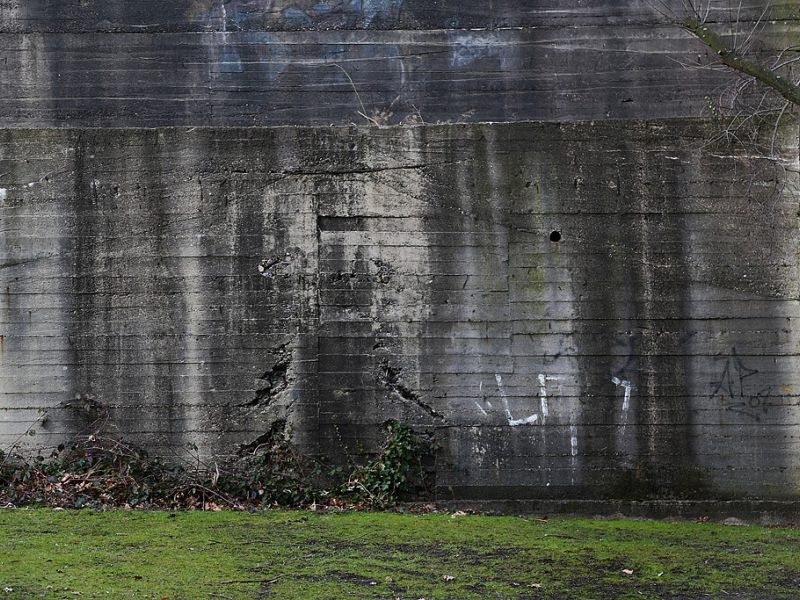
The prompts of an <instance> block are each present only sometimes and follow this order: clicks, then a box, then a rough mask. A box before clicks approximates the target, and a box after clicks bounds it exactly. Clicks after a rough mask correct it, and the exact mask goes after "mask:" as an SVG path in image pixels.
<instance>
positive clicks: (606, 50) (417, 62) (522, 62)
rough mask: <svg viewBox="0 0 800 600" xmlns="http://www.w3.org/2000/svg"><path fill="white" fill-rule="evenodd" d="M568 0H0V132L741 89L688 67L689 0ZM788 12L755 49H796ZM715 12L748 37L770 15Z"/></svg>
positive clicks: (556, 106) (673, 102)
mask: <svg viewBox="0 0 800 600" xmlns="http://www.w3.org/2000/svg"><path fill="white" fill-rule="evenodd" d="M565 4H569V3H564V2H556V1H555V0H543V1H540V2H519V1H518V0H503V1H501V2H492V3H489V7H488V8H487V6H486V3H485V2H479V1H478V0H470V1H467V2H454V1H451V0H448V1H447V2H428V1H427V0H426V1H423V0H405V1H404V0H363V1H361V0H355V1H352V2H316V1H314V2H311V1H306V0H298V1H297V2H288V1H285V0H281V1H278V2H265V1H263V0H232V1H226V2H222V1H221V0H213V1H211V0H208V1H202V0H182V1H175V2H162V1H161V0H158V1H156V0H138V1H136V2H132V1H130V0H114V1H103V2H99V1H88V2H87V1H85V0H59V1H58V2H53V1H51V0H26V1H25V2H19V1H18V0H0V81H2V82H3V85H2V86H0V126H2V127H122V126H131V127H156V126H179V125H187V126H191V125H195V126H205V125H216V126H252V125H326V126H327V125H330V124H340V125H346V124H350V123H358V124H368V122H369V120H371V121H372V122H374V123H378V124H396V123H402V122H405V123H420V122H424V123H439V122H481V121H504V122H505V121H520V120H552V121H581V120H591V119H603V118H637V119H641V118H665V117H696V116H698V115H700V114H702V113H703V112H704V111H706V110H707V108H708V106H709V103H710V100H709V98H713V99H716V96H717V94H719V93H720V90H722V89H725V88H726V86H730V85H732V84H734V83H735V82H736V81H737V78H736V77H735V76H734V75H733V74H731V73H730V72H728V71H725V70H712V69H697V68H693V67H694V66H696V65H698V64H708V63H713V62H714V56H709V51H708V49H707V48H706V47H705V46H703V44H702V43H700V42H699V41H697V40H696V39H694V38H693V36H691V34H689V33H687V32H685V31H682V30H681V29H680V28H679V27H677V26H676V25H675V24H674V23H669V22H668V21H669V20H668V19H665V18H664V16H662V15H661V14H659V12H658V11H659V10H662V7H663V6H666V5H668V4H670V5H671V6H673V7H674V10H675V13H676V14H678V15H681V14H683V12H684V11H683V10H682V9H681V8H680V7H681V6H682V0H669V1H668V2H662V0H657V1H656V0H636V1H635V2H623V1H618V0H592V1H588V2H581V3H577V6H574V7H572V6H564V5H565ZM797 6H798V5H797V2H796V0H791V1H789V0H787V1H786V2H775V3H772V5H771V8H770V10H769V11H768V12H767V13H766V17H767V18H768V19H770V20H769V21H764V22H762V23H761V25H760V26H758V27H756V32H755V35H754V36H752V38H751V39H752V40H753V41H754V42H755V43H754V45H753V48H752V51H753V52H755V53H758V52H759V51H760V50H764V51H765V52H767V51H768V50H770V49H772V50H777V49H781V48H784V47H786V46H790V45H792V44H794V43H796V40H797V39H798V36H799V34H800V25H798V18H800V15H799V14H798V8H797ZM713 7H714V9H715V10H714V11H713V12H712V14H711V22H713V23H714V25H713V26H714V27H715V29H717V30H718V31H719V32H720V33H721V34H726V33H731V32H733V31H738V32H744V34H745V35H743V36H741V37H740V38H739V39H740V40H741V39H742V38H743V37H748V36H747V35H746V34H749V33H750V32H751V30H752V29H753V27H754V21H753V19H758V18H759V17H760V16H762V15H763V14H764V3H763V1H762V0H752V1H747V2H743V3H742V4H741V5H740V6H737V7H736V10H731V9H730V7H729V6H726V5H725V3H713ZM740 7H741V8H740ZM657 9H658V10H657ZM711 54H713V52H712V53H711ZM773 58H774V56H773ZM712 104H713V102H712Z"/></svg>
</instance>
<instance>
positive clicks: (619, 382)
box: [611, 377, 636, 423]
mask: <svg viewBox="0 0 800 600" xmlns="http://www.w3.org/2000/svg"><path fill="white" fill-rule="evenodd" d="M611 383H613V384H614V385H616V386H617V387H622V388H623V389H624V390H625V394H624V396H623V399H622V421H623V423H627V422H628V409H629V408H630V406H631V390H633V389H635V388H636V386H635V385H633V384H632V383H631V382H630V381H628V380H627V379H620V378H619V377H612V378H611Z"/></svg>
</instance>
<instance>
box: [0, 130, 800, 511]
mask: <svg viewBox="0 0 800 600" xmlns="http://www.w3.org/2000/svg"><path fill="white" fill-rule="evenodd" d="M713 127H714V124H713V123H711V122H706V121H703V120H686V119H675V120H661V121H626V122H625V123H624V124H622V123H618V122H613V121H608V122H596V123H578V124H568V125H567V124H560V125H559V124H547V123H512V124H472V125H465V124H445V125H419V126H415V127H381V128H378V127H372V128H357V127H339V128H336V127H334V128H328V127H326V128H261V129H259V128H253V129H236V128H225V129H218V128H191V129H171V128H165V129H158V130H153V129H106V130H97V129H77V130H54V129H43V130H25V129H15V130H12V129H6V130H4V131H3V132H2V136H0V187H2V189H3V190H4V192H3V193H4V196H3V199H2V204H1V205H0V214H1V215H2V223H3V226H2V235H0V253H2V265H3V266H2V269H1V270H0V277H1V278H2V296H3V297H2V299H1V300H0V303H1V304H2V306H1V308H0V327H2V330H1V331H0V333H1V334H2V339H3V343H2V346H1V347H0V351H1V352H2V360H0V408H1V409H2V415H3V419H2V421H0V446H6V445H8V444H11V443H15V441H16V440H19V439H21V440H22V442H21V443H22V444H23V446H24V447H25V448H27V449H28V451H30V452H31V453H33V452H37V451H38V452H46V451H47V450H48V449H52V448H54V447H56V446H57V445H58V444H60V443H62V442H63V441H64V440H66V439H69V437H70V436H72V435H74V434H75V433H76V432H77V431H79V430H81V428H84V427H85V426H86V420H87V419H88V418H89V417H88V416H86V415H82V414H79V413H77V412H76V411H75V409H74V407H72V405H71V404H70V402H72V400H73V399H75V398H94V399H97V401H98V402H101V403H102V405H103V407H104V409H103V410H104V411H106V412H105V413H104V414H106V415H107V419H108V422H109V424H110V426H112V427H113V429H114V431H115V433H117V434H119V435H121V436H124V437H126V438H129V439H131V440H133V441H135V442H136V443H139V444H142V445H146V446H147V447H148V448H149V449H151V450H152V452H154V453H161V454H164V455H166V456H174V455H176V454H178V455H181V454H185V455H187V454H188V453H189V450H188V449H189V448H196V449H197V451H199V453H200V455H201V456H202V457H204V458H208V459H214V458H219V457H225V456H234V455H237V454H239V453H242V452H244V453H248V452H255V451H256V450H257V449H258V448H259V447H260V446H263V445H264V444H270V443H271V440H272V439H273V437H274V436H275V435H276V432H279V431H281V432H285V434H286V435H290V436H291V438H292V440H293V443H294V444H295V446H296V448H297V449H298V450H299V451H301V452H303V453H306V454H309V455H313V456H325V457H328V458H331V459H332V460H333V461H337V460H345V459H349V458H353V457H355V458H356V459H360V458H361V457H363V456H368V455H370V453H372V452H374V451H376V450H377V449H378V448H379V447H380V444H381V443H382V442H383V439H384V430H383V424H384V423H386V422H387V421H388V420H390V419H396V420H399V421H402V422H404V423H408V424H410V425H411V426H412V427H414V428H415V429H416V430H418V431H420V432H425V433H426V434H429V435H430V436H431V437H432V438H433V439H434V440H435V442H436V447H437V451H436V452H437V454H436V459H435V463H433V464H432V469H434V473H433V477H434V478H435V484H436V493H437V495H438V497H439V498H440V499H447V500H451V499H456V500H458V499H461V500H475V501H478V500H481V501H482V500H487V499H497V500H509V499H513V500H515V501H521V500H525V499H532V500H533V499H542V500H547V501H549V502H552V503H556V502H559V501H564V500H567V501H573V500H576V501H577V500H586V501H590V500H592V501H593V500H599V499H609V498H626V499H649V500H664V499H681V498H683V499H692V501H699V500H700V499H729V500H732V501H733V500H736V501H745V500H747V499H752V498H761V499H773V500H776V501H782V500H787V499H792V498H796V496H797V493H798V491H800V446H799V445H798V439H800V437H799V436H800V429H798V427H800V401H799V400H798V398H800V364H798V356H797V353H796V349H797V347H798V343H800V339H798V337H797V336H796V335H795V330H796V329H797V328H796V326H795V323H796V322H797V320H798V319H800V304H799V303H798V297H800V287H798V286H799V285H800V284H798V282H800V273H798V263H797V256H798V251H800V248H799V247H798V243H800V232H799V231H798V222H797V198H798V193H800V186H799V184H798V172H799V171H800V169H798V151H797V141H798V128H797V124H796V123H795V122H790V121H788V120H787V121H785V126H784V128H783V129H781V130H780V131H779V134H780V135H779V140H778V141H779V142H780V147H781V148H782V150H781V153H780V154H779V155H777V156H764V157H762V156H758V155H753V154H752V153H748V152H747V151H746V150H744V149H741V148H729V147H726V148H722V149H715V148H714V147H706V142H707V141H708V139H710V135H711V133H712V131H713ZM776 178H777V180H776ZM554 232H555V233H557V234H558V235H557V236H556V235H555V233H554ZM43 412H46V414H47V421H46V423H45V422H43V421H41V415H42V414H43ZM27 431H32V432H34V433H35V435H27V434H26V432H27ZM23 434H25V435H23ZM21 436H22V437H21ZM192 452H194V450H193V451H192Z"/></svg>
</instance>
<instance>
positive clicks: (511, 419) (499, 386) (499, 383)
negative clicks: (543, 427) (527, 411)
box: [494, 373, 539, 427]
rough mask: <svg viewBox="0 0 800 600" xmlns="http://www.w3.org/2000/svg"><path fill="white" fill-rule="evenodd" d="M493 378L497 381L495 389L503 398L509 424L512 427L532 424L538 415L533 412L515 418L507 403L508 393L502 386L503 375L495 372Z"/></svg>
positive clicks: (537, 418) (537, 419) (536, 420)
mask: <svg viewBox="0 0 800 600" xmlns="http://www.w3.org/2000/svg"><path fill="white" fill-rule="evenodd" d="M494 378H495V381H497V389H498V390H499V391H500V398H501V399H502V400H503V409H504V410H505V413H506V419H508V424H509V425H511V426H512V427H516V426H517V425H533V424H534V423H536V422H538V421H539V415H537V414H535V413H534V414H532V415H530V416H528V417H525V418H524V419H515V418H514V415H512V414H511V407H510V406H509V405H508V395H507V394H506V390H505V387H503V377H502V376H501V375H500V374H499V373H495V376H494Z"/></svg>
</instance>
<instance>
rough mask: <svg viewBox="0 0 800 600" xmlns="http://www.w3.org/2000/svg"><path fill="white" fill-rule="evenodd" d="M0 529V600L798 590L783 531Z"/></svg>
mask: <svg viewBox="0 0 800 600" xmlns="http://www.w3.org/2000/svg"><path fill="white" fill-rule="evenodd" d="M0 532H2V534H3V535H2V536H0V598H4V597H7V598H31V597H33V598H39V597H43V598H76V597H80V598H169V599H170V600H173V599H176V598H259V597H271V598H335V599H338V598H345V597H355V598H411V599H418V598H426V599H427V600H432V599H434V598H598V599H604V598H636V599H641V598H693V599H694V598H703V597H710V598H787V599H788V598H800V531H798V530H792V529H765V528H761V527H754V526H752V527H731V526H723V525H714V524H708V523H703V524H696V523H684V522H679V523H674V522H672V523H669V522H659V521H634V520H591V519H579V518H559V519H551V520H547V521H542V520H538V519H536V518H533V517H529V518H521V517H484V516H461V517H456V518H452V517H451V516H450V515H437V514H431V515H421V516H414V515H401V514H394V513H344V514H317V513H311V512H292V511H270V512H261V513H241V512H239V513H237V512H218V513H211V512H205V513H204V512H183V513H176V514H169V513H164V512H123V511H119V512H106V513H100V512H94V511H88V510H86V511H75V512H72V511H51V510H40V509H37V510H0ZM623 569H630V570H632V571H633V574H626V573H625V572H623ZM450 577H452V578H453V579H449V578H450ZM446 578H448V579H446ZM4 588H6V590H5V591H4ZM8 589H13V591H8ZM77 592H80V595H78V594H77Z"/></svg>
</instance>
